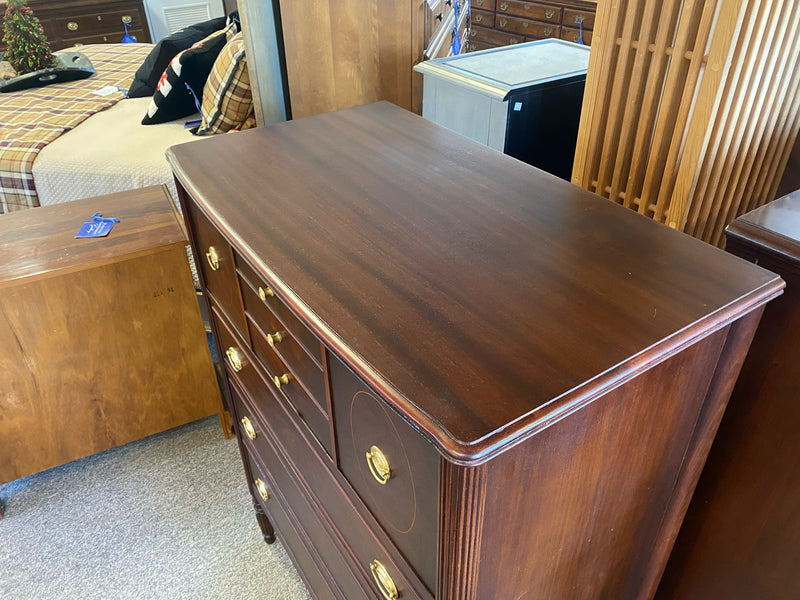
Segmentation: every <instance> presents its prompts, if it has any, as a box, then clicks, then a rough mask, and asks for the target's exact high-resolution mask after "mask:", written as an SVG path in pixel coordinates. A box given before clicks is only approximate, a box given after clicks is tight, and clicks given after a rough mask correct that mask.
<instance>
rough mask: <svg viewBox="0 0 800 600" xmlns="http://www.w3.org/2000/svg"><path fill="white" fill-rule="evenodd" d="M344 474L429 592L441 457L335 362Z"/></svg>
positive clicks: (432, 584)
mask: <svg viewBox="0 0 800 600" xmlns="http://www.w3.org/2000/svg"><path fill="white" fill-rule="evenodd" d="M329 373H330V378H331V389H332V394H333V410H334V423H335V427H336V439H337V441H338V457H339V468H340V470H341V471H342V473H343V474H344V476H345V477H346V478H347V480H348V482H350V485H352V486H353V488H354V489H355V491H356V493H357V494H358V495H359V497H360V498H361V500H362V501H363V502H364V504H365V505H366V506H367V508H369V510H370V512H372V514H373V515H374V516H375V518H376V519H377V520H378V522H379V523H380V524H381V526H382V527H383V529H384V530H385V531H386V533H387V534H388V535H389V537H390V538H391V539H392V541H393V542H394V544H395V545H396V546H397V547H398V548H399V549H400V551H401V552H402V553H403V555H404V556H405V557H406V558H407V559H408V560H409V562H410V563H411V564H412V565H414V566H415V567H416V568H417V569H418V571H417V572H418V573H419V575H420V577H421V578H422V580H423V581H425V583H426V584H427V585H428V586H429V588H430V589H436V588H435V581H436V568H435V567H436V531H437V523H438V520H437V518H438V494H439V460H440V459H439V454H438V453H437V451H436V450H435V448H434V447H433V446H432V445H431V444H430V443H428V442H427V441H426V440H425V439H424V438H423V437H422V436H421V435H420V434H419V433H418V432H417V431H416V430H415V429H413V428H412V427H411V426H410V425H409V424H408V423H407V422H406V421H404V420H403V419H402V418H401V417H400V416H399V415H398V414H397V413H396V412H394V411H393V410H392V409H390V408H389V406H388V405H387V404H386V403H385V402H384V401H383V400H381V399H380V398H378V397H377V395H376V394H375V393H374V392H373V391H372V389H371V388H369V387H368V386H367V385H366V384H365V383H364V382H363V381H362V380H361V379H360V378H358V377H357V376H356V375H355V374H354V373H353V372H352V371H350V369H349V368H347V367H346V366H345V365H344V364H343V363H342V362H341V361H339V359H337V358H336V357H334V356H331V358H330V365H329Z"/></svg>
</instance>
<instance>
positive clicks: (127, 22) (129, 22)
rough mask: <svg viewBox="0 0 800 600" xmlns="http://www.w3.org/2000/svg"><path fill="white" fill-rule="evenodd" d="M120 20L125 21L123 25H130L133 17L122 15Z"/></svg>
mask: <svg viewBox="0 0 800 600" xmlns="http://www.w3.org/2000/svg"><path fill="white" fill-rule="evenodd" d="M122 22H123V23H125V25H130V24H131V23H133V19H132V18H131V16H130V15H123V16H122Z"/></svg>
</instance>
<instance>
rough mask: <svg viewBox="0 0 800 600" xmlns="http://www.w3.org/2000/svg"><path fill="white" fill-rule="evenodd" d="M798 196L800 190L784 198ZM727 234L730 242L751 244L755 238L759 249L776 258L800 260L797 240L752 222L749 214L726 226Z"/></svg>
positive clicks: (799, 195)
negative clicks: (749, 219) (748, 218)
mask: <svg viewBox="0 0 800 600" xmlns="http://www.w3.org/2000/svg"><path fill="white" fill-rule="evenodd" d="M797 197H800V190H796V191H794V192H792V193H791V194H787V195H786V196H783V198H789V199H791V198H797ZM778 201H780V198H779V199H777V200H775V202H778ZM725 236H726V238H727V240H729V241H730V242H734V243H744V244H746V245H748V246H751V245H752V244H753V240H754V239H757V240H758V241H759V244H760V248H759V250H761V251H768V252H770V253H771V254H773V255H775V257H776V258H780V259H783V260H787V259H788V260H790V261H795V262H800V251H798V246H797V241H796V240H792V239H790V238H787V237H785V236H783V235H781V234H780V233H778V232H776V231H772V230H769V229H765V228H763V227H761V226H760V225H756V224H755V223H751V222H749V221H748V220H747V216H743V217H740V218H739V219H736V220H734V221H733V222H732V223H731V224H730V225H728V226H727V227H726V228H725Z"/></svg>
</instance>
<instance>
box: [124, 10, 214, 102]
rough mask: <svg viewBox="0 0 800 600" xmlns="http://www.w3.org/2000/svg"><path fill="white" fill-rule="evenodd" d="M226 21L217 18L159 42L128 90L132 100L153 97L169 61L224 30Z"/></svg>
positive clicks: (197, 24) (177, 32) (178, 32)
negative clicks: (216, 32) (179, 53)
mask: <svg viewBox="0 0 800 600" xmlns="http://www.w3.org/2000/svg"><path fill="white" fill-rule="evenodd" d="M225 21H226V18H225V17H217V18H216V19H210V20H208V21H203V22H202V23H196V24H195V25H190V26H189V27H185V28H183V29H181V30H180V31H176V32H175V33H172V34H170V35H168V36H167V37H165V38H164V39H162V40H161V41H160V42H158V43H157V44H156V45H155V46H154V47H153V49H152V50H151V51H150V54H148V55H147V58H145V59H144V62H143V63H142V64H141V66H140V67H139V69H138V70H137V71H136V73H135V74H134V76H133V81H132V82H131V85H130V86H129V88H130V89H128V96H129V97H131V98H144V97H146V96H152V95H153V94H154V93H155V91H156V87H157V86H158V79H159V77H161V75H162V74H163V73H164V69H166V68H167V65H168V64H169V61H171V60H172V59H173V58H175V56H176V55H177V54H178V52H181V51H183V50H186V49H187V48H189V47H190V46H191V45H192V44H195V43H197V42H199V41H200V40H202V39H203V38H204V37H207V36H209V35H211V34H212V33H214V32H215V31H219V30H220V29H222V28H224V27H225Z"/></svg>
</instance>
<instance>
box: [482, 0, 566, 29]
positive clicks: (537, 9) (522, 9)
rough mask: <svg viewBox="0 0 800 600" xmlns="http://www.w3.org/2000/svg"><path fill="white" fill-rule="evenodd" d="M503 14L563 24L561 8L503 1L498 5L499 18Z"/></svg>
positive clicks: (517, 1)
mask: <svg viewBox="0 0 800 600" xmlns="http://www.w3.org/2000/svg"><path fill="white" fill-rule="evenodd" d="M501 14H508V15H514V16H517V17H525V18H528V19H536V20H537V21H547V22H548V23H553V24H555V25H559V24H560V23H561V8H559V7H557V6H550V5H547V4H537V3H535V2H520V1H519V0H501V1H500V2H498V3H497V17H498V18H500V16H501Z"/></svg>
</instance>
